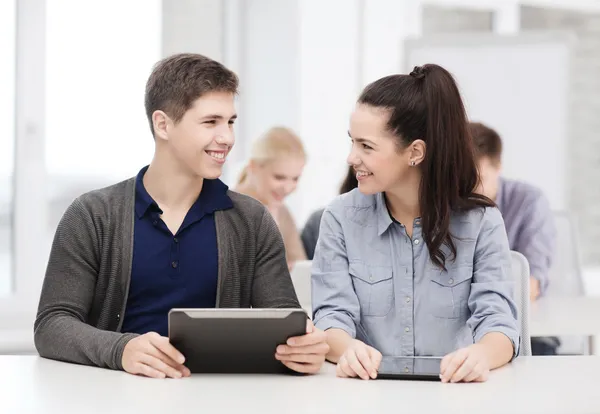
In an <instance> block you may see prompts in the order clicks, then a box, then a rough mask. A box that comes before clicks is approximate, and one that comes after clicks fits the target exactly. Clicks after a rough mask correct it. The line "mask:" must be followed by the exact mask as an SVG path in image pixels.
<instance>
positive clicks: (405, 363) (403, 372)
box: [377, 356, 442, 381]
mask: <svg viewBox="0 0 600 414" xmlns="http://www.w3.org/2000/svg"><path fill="white" fill-rule="evenodd" d="M441 362H442V358H436V357H392V356H384V357H383V358H382V360H381V364H380V365H379V370H378V372H377V378H378V379H379V378H380V379H404V380H420V381H440V364H441Z"/></svg>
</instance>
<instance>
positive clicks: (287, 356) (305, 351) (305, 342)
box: [275, 320, 329, 374]
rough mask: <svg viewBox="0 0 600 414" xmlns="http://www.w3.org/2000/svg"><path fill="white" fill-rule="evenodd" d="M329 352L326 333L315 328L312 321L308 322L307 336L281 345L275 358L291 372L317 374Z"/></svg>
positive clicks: (298, 337) (289, 340)
mask: <svg viewBox="0 0 600 414" xmlns="http://www.w3.org/2000/svg"><path fill="white" fill-rule="evenodd" d="M328 352H329V345H327V337H326V336H325V332H323V331H322V330H320V329H317V328H315V326H314V325H313V323H312V321H310V320H308V321H307V323H306V335H302V336H296V337H293V338H290V339H288V340H287V343H286V344H285V345H279V346H278V347H277V351H276V353H275V358H277V359H278V360H280V361H281V362H282V363H283V365H285V366H286V367H288V368H289V369H291V370H294V371H296V372H301V373H305V374H315V373H317V372H319V370H320V369H321V366H322V365H323V362H325V355H327V353H328Z"/></svg>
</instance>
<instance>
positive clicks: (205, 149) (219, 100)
mask: <svg viewBox="0 0 600 414" xmlns="http://www.w3.org/2000/svg"><path fill="white" fill-rule="evenodd" d="M236 117H237V115H236V113H235V104H234V95H233V94H232V93H230V92H210V93H207V94H205V95H203V96H201V97H200V98H198V99H196V101H194V103H193V104H192V106H191V107H190V109H188V110H187V111H186V112H185V114H184V115H183V117H182V118H181V119H180V120H179V122H174V121H173V120H172V119H171V118H169V116H168V115H166V113H164V112H163V111H156V112H154V114H153V121H154V126H155V127H154V129H155V131H156V134H155V136H156V139H157V140H161V143H162V144H163V146H164V145H166V147H168V149H169V150H170V152H171V154H172V155H173V156H174V157H175V158H176V159H177V161H178V162H179V164H180V165H182V166H183V167H184V168H185V169H186V170H188V171H190V172H191V173H192V174H194V175H196V176H198V177H202V178H208V179H215V178H218V177H219V176H221V174H222V172H223V164H224V163H225V160H226V159H227V155H228V154H229V152H230V151H231V148H232V147H233V145H234V143H235V136H234V132H233V123H234V121H235V119H236Z"/></svg>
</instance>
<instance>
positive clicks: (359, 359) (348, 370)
mask: <svg viewBox="0 0 600 414" xmlns="http://www.w3.org/2000/svg"><path fill="white" fill-rule="evenodd" d="M381 358H382V355H381V352H379V351H378V350H376V349H375V348H373V347H372V346H369V345H367V344H365V343H364V342H362V341H359V340H358V339H353V340H352V342H350V345H349V346H348V348H347V349H346V351H345V352H344V354H343V355H342V356H341V357H340V359H339V361H338V364H337V369H336V375H337V376H338V377H341V378H353V377H356V376H358V377H360V378H362V379H364V380H368V379H370V378H372V379H375V378H377V370H378V369H379V364H380V363H381Z"/></svg>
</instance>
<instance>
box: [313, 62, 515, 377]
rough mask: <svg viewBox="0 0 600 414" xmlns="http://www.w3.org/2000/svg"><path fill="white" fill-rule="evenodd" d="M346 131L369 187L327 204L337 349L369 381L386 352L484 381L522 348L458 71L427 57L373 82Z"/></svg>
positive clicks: (322, 240) (317, 272)
mask: <svg viewBox="0 0 600 414" xmlns="http://www.w3.org/2000/svg"><path fill="white" fill-rule="evenodd" d="M348 133H349V135H350V139H351V142H352V149H351V151H350V155H349V156H348V164H350V165H351V166H352V167H353V168H354V170H355V172H356V177H357V179H358V189H355V190H352V191H350V192H349V193H346V194H343V195H341V196H338V197H337V198H336V199H335V200H334V201H333V202H332V203H331V204H330V205H329V206H328V207H327V208H326V210H325V212H324V213H323V218H322V219H321V229H320V235H319V241H318V243H317V248H316V251H315V257H314V259H313V265H312V303H313V310H314V313H313V315H314V320H315V325H316V326H317V327H319V328H320V329H322V330H324V331H325V333H326V334H327V342H328V344H329V346H330V352H329V353H328V355H327V358H328V359H329V360H330V361H332V362H334V363H337V375H338V376H340V377H357V376H358V377H360V378H362V379H370V378H376V377H377V369H378V367H379V364H380V362H381V358H382V355H393V356H440V357H443V359H442V363H441V372H440V376H441V380H442V381H443V382H473V381H485V380H486V379H487V378H488V375H489V372H490V370H493V369H495V368H498V367H501V366H503V365H505V364H506V363H508V362H509V361H511V360H512V359H513V358H514V357H515V356H516V355H518V351H519V343H520V340H519V329H518V321H517V306H516V304H515V301H514V298H513V296H514V282H513V278H512V274H511V257H510V250H509V247H508V239H507V237H506V230H505V228H504V223H503V221H502V215H501V214H500V212H499V211H498V209H497V208H496V207H495V205H494V202H493V201H492V200H490V199H489V198H487V197H485V196H483V195H481V194H477V193H476V191H475V190H476V187H477V184H478V181H479V177H478V173H477V165H476V163H475V159H474V152H473V142H472V140H471V137H470V136H469V130H468V122H467V116H466V112H465V108H464V106H463V102H462V99H461V96H460V93H459V91H458V87H457V85H456V83H455V81H454V79H453V78H452V75H451V74H450V73H449V72H448V71H446V70H445V69H444V68H442V67H440V66H438V65H434V64H427V65H424V66H417V67H415V68H414V70H413V71H412V72H411V73H410V74H409V75H391V76H387V77H384V78H381V79H379V80H377V81H375V82H373V83H371V84H369V85H368V86H366V87H365V89H364V90H363V91H362V93H361V94H360V96H359V98H358V102H357V104H356V107H355V109H354V111H353V113H352V115H351V117H350V127H349V131H348Z"/></svg>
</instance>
